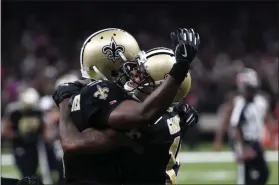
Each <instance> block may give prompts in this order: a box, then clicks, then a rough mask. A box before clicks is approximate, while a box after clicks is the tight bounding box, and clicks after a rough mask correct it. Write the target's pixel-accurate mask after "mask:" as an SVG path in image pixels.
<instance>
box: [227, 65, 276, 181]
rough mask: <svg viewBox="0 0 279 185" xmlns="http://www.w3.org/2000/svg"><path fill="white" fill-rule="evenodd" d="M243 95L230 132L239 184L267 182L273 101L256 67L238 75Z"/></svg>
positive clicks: (235, 105)
mask: <svg viewBox="0 0 279 185" xmlns="http://www.w3.org/2000/svg"><path fill="white" fill-rule="evenodd" d="M237 85H238V89H239V92H240V94H239V95H238V96H236V97H235V99H234V104H233V109H232V113H231V116H230V132H229V135H230V137H231V139H232V142H233V148H234V151H235V155H236V159H237V162H238V176H237V184H249V185H250V184H266V183H267V180H268V176H269V171H268V166H267V163H266V160H265V156H264V150H263V147H262V144H261V136H262V132H263V128H264V127H263V126H264V124H265V123H269V122H270V118H271V117H270V111H269V103H268V100H267V98H266V97H265V96H263V95H262V94H260V93H259V90H258V89H259V80H258V77H257V73H256V72H255V71H254V70H253V69H249V68H245V69H244V70H243V71H242V72H240V73H239V74H238V75H237Z"/></svg>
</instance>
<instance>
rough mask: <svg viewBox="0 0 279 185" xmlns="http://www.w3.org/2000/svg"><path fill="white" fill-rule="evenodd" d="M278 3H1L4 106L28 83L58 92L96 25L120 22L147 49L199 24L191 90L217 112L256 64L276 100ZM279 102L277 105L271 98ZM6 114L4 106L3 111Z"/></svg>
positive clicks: (201, 105)
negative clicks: (240, 77)
mask: <svg viewBox="0 0 279 185" xmlns="http://www.w3.org/2000/svg"><path fill="white" fill-rule="evenodd" d="M277 13H278V12H277V10H276V7H275V6H273V4H272V3H270V4H269V3H261V2H253V3H240V2H237V3H229V2H227V3H221V2H218V3H217V2H216V3H213V2H211V3H203V2H196V3H194V2H180V3H178V2H177V3H147V2H146V3H144V2H142V3H135V2H134V3H128V2H122V3H120V2H118V3H108V2H105V3H101V2H99V3H97V2H92V3H90V2H84V3H77V2H67V3H56V2H48V3H47V2H45V3H35V2H28V3H27V2H24V3H20V2H17V3H15V2H13V3H7V2H4V3H2V39H1V40H2V55H1V60H2V64H1V83H2V89H1V92H2V95H1V106H2V109H1V111H2V113H3V111H4V110H5V106H6V105H7V104H8V103H9V102H12V101H14V100H16V99H17V95H18V92H19V91H20V88H21V87H23V86H32V87H34V88H36V89H37V90H38V92H39V93H40V95H42V96H43V95H48V94H52V92H53V89H54V84H55V81H56V80H57V78H58V77H59V76H61V75H63V74H66V73H69V72H73V73H77V74H79V67H80V66H79V52H80V48H81V46H82V43H83V41H84V40H85V39H86V37H88V36H89V35H90V34H91V33H93V32H95V31H97V30H99V29H103V28H107V27H118V28H121V29H124V30H127V31H128V32H130V33H131V34H132V35H133V36H134V37H135V38H136V39H137V40H138V41H139V43H140V45H141V48H142V49H143V50H148V49H151V48H153V47H158V46H165V47H171V45H170V39H169V33H170V32H171V31H173V30H175V29H176V28H178V27H193V28H195V30H197V31H198V32H199V33H200V35H201V42H202V44H201V48H200V51H199V54H198V57H197V58H196V60H195V62H194V65H193V68H192V79H193V82H192V89H191V93H190V95H189V96H188V97H187V101H188V102H189V103H192V104H195V105H196V106H197V107H198V110H199V111H200V112H216V110H217V108H218V106H219V105H220V104H221V103H222V101H223V100H224V97H225V95H226V94H228V93H229V92H232V91H234V90H235V74H236V72H237V71H239V70H240V69H241V68H242V67H244V66H247V67H251V68H254V69H255V70H256V71H257V72H258V73H259V76H260V80H261V82H262V89H263V90H264V91H266V92H267V93H268V94H269V95H270V99H271V100H272V101H271V102H272V103H274V102H275V103H276V102H277V101H278V96H277V94H278V50H279V49H278V47H279V45H278V39H277V38H278V33H279V31H278V26H277V24H278V15H277ZM272 106H274V105H272ZM2 115H3V114H2Z"/></svg>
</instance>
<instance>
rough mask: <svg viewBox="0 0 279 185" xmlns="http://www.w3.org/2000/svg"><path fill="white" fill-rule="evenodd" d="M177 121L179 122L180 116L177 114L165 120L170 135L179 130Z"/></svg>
mask: <svg viewBox="0 0 279 185" xmlns="http://www.w3.org/2000/svg"><path fill="white" fill-rule="evenodd" d="M179 122H180V118H179V116H178V115H177V116H175V117H172V118H170V119H168V120H167V123H168V127H169V131H170V134H171V135H173V134H176V133H177V132H179V131H180V125H179Z"/></svg>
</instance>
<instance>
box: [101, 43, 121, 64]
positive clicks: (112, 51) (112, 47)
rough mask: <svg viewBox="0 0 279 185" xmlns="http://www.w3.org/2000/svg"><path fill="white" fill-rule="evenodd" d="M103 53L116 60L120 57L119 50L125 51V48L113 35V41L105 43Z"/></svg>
mask: <svg viewBox="0 0 279 185" xmlns="http://www.w3.org/2000/svg"><path fill="white" fill-rule="evenodd" d="M102 51H103V53H104V54H106V55H107V56H108V59H109V60H112V61H113V62H115V61H116V60H119V59H120V55H119V52H122V53H124V52H125V48H124V46H122V45H117V43H116V42H115V40H114V39H113V37H112V38H111V42H110V44H109V45H105V46H104V47H103V49H102Z"/></svg>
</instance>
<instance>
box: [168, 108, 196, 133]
mask: <svg viewBox="0 0 279 185" xmlns="http://www.w3.org/2000/svg"><path fill="white" fill-rule="evenodd" d="M173 111H175V112H177V113H178V115H179V117H180V127H181V128H182V129H185V128H189V127H192V126H194V125H196V124H197V123H198V121H199V113H198V111H197V110H196V109H195V108H194V107H193V106H192V105H189V104H184V103H178V104H176V105H175V106H174V107H173Z"/></svg>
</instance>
